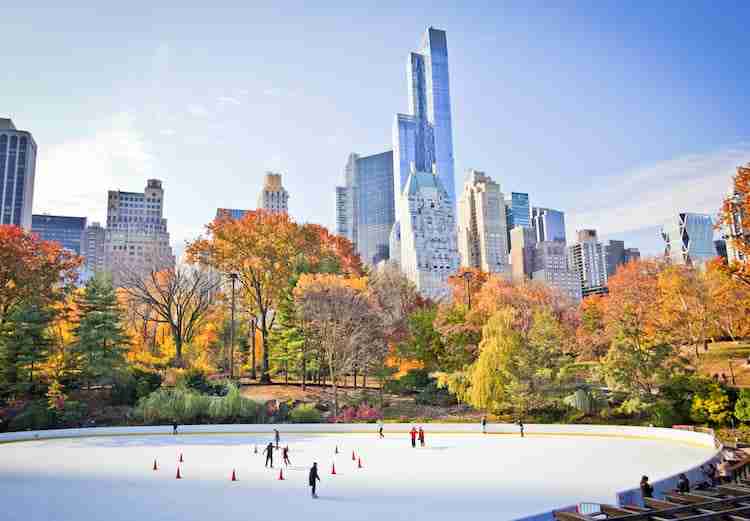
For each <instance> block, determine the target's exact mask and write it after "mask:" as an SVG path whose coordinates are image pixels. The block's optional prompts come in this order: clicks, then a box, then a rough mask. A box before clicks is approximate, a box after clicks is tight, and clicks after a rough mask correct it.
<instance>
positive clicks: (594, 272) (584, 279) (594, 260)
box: [568, 230, 607, 297]
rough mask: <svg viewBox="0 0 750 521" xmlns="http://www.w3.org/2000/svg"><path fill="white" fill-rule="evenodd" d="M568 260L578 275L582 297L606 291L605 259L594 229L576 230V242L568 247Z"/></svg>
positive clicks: (602, 246)
mask: <svg viewBox="0 0 750 521" xmlns="http://www.w3.org/2000/svg"><path fill="white" fill-rule="evenodd" d="M568 262H569V263H570V268H571V269H572V270H573V271H575V272H576V273H577V275H578V280H579V281H580V284H581V293H582V295H583V296H584V297H585V296H587V295H592V294H595V293H605V292H606V291H607V261H606V258H605V255H604V245H603V244H602V243H601V242H599V239H598V238H597V235H596V230H579V231H578V242H577V243H576V244H573V245H572V246H570V247H569V249H568Z"/></svg>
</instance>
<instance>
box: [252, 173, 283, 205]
mask: <svg viewBox="0 0 750 521" xmlns="http://www.w3.org/2000/svg"><path fill="white" fill-rule="evenodd" d="M288 201H289V193H288V192H287V191H286V190H285V189H284V187H283V186H282V185H281V174H275V173H273V172H266V176H265V177H264V178H263V190H261V191H260V193H259V194H258V209H259V210H267V211H269V212H279V213H289V206H288Z"/></svg>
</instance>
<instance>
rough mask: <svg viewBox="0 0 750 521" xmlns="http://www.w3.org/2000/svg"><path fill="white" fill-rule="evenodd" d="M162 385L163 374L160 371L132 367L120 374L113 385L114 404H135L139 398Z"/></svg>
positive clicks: (112, 397)
mask: <svg viewBox="0 0 750 521" xmlns="http://www.w3.org/2000/svg"><path fill="white" fill-rule="evenodd" d="M160 386H161V376H160V375H159V374H158V373H153V372H149V371H142V370H140V369H135V368H131V369H129V370H127V371H124V372H122V373H121V374H119V375H118V376H117V377H116V378H115V380H114V384H113V386H112V391H111V400H112V405H135V404H136V402H137V401H138V399H139V398H143V397H144V396H146V395H148V394H149V393H151V392H153V391H155V390H156V389H158V388H159V387H160Z"/></svg>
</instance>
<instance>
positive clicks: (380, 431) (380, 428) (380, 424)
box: [378, 420, 385, 440]
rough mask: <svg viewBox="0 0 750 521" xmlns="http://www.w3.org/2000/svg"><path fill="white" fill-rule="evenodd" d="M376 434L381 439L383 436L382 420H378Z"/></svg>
mask: <svg viewBox="0 0 750 521" xmlns="http://www.w3.org/2000/svg"><path fill="white" fill-rule="evenodd" d="M378 436H379V437H380V439H381V440H382V439H383V438H385V435H384V434H383V420H378Z"/></svg>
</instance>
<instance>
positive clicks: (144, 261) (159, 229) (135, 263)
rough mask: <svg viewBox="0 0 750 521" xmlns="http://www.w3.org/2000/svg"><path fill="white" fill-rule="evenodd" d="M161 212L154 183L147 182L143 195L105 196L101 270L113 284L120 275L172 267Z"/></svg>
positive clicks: (161, 195)
mask: <svg viewBox="0 0 750 521" xmlns="http://www.w3.org/2000/svg"><path fill="white" fill-rule="evenodd" d="M163 208H164V190H163V188H162V184H161V181H160V180H158V179H149V180H148V182H147V184H146V188H145V190H144V191H143V192H120V191H112V190H110V192H109V193H108V196H107V230H106V235H105V270H106V271H107V272H109V273H110V274H111V275H112V278H113V281H114V282H115V284H117V283H118V282H119V281H120V277H121V272H123V271H149V270H153V269H164V268H171V267H173V266H174V264H175V258H174V254H173V253H172V247H171V246H170V244H169V233H168V232H167V220H166V219H165V218H164V217H163V216H162V212H163Z"/></svg>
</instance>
